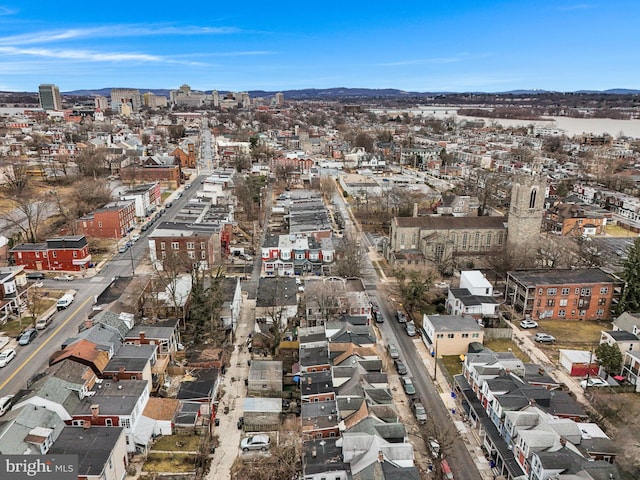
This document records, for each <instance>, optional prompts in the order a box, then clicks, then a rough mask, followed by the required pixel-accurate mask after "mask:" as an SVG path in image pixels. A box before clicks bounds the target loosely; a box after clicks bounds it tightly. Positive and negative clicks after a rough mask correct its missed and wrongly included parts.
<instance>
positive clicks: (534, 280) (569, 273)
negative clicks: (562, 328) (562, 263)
mask: <svg viewBox="0 0 640 480" xmlns="http://www.w3.org/2000/svg"><path fill="white" fill-rule="evenodd" d="M623 288H624V281H622V280H621V279H620V278H618V277H616V276H615V275H611V274H608V273H606V272H604V271H603V270H600V269H599V268H579V269H578V268H577V269H573V270H570V269H567V270H560V269H557V270H548V269H547V270H522V271H514V272H508V273H507V285H506V289H505V296H506V300H507V303H510V304H512V305H513V306H514V308H515V309H516V310H518V311H520V312H522V313H524V314H526V315H531V317H532V318H535V319H554V320H558V319H560V320H563V319H566V320H605V319H609V318H611V314H612V310H613V309H614V308H615V306H616V305H617V303H618V301H619V299H620V297H621V296H622V290H623Z"/></svg>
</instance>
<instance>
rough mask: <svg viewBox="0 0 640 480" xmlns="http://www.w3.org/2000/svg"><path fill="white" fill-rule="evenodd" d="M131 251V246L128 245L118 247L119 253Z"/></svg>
mask: <svg viewBox="0 0 640 480" xmlns="http://www.w3.org/2000/svg"><path fill="white" fill-rule="evenodd" d="M128 249H129V245H127V244H126V243H125V244H123V245H120V246H119V247H118V253H124V252H126V251H127V250H128Z"/></svg>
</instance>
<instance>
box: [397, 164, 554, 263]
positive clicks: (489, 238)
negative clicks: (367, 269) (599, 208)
mask: <svg viewBox="0 0 640 480" xmlns="http://www.w3.org/2000/svg"><path fill="white" fill-rule="evenodd" d="M545 193H546V180H545V178H544V177H543V176H541V175H518V176H516V177H515V178H514V180H513V183H512V186H511V206H510V208H509V215H508V217H450V216H429V217H395V218H394V219H393V220H392V222H391V229H390V235H389V242H388V244H387V245H386V250H385V253H386V256H387V259H388V260H389V262H390V263H394V262H401V263H422V261H424V260H425V259H427V260H431V261H435V262H443V261H447V260H448V259H450V260H453V259H459V258H460V257H476V256H481V255H483V254H487V253H494V252H499V251H501V250H503V249H505V248H514V249H527V248H529V247H532V246H533V244H534V243H535V241H536V240H537V239H538V237H539V233H540V226H541V224H542V217H543V213H544V200H545Z"/></svg>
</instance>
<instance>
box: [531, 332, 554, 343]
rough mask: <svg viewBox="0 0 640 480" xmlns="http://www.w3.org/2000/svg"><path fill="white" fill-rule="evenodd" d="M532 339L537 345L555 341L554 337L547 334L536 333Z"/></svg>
mask: <svg viewBox="0 0 640 480" xmlns="http://www.w3.org/2000/svg"><path fill="white" fill-rule="evenodd" d="M533 339H534V340H535V341H536V342H538V343H554V342H555V341H556V337H554V336H553V335H549V334H548V333H536V336H535V337H533Z"/></svg>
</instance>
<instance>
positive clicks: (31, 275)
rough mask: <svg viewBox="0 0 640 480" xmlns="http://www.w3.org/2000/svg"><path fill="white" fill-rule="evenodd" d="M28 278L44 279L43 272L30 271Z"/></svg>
mask: <svg viewBox="0 0 640 480" xmlns="http://www.w3.org/2000/svg"><path fill="white" fill-rule="evenodd" d="M27 279H28V280H44V273H43V272H29V273H27Z"/></svg>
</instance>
